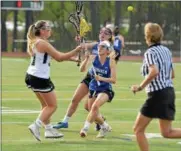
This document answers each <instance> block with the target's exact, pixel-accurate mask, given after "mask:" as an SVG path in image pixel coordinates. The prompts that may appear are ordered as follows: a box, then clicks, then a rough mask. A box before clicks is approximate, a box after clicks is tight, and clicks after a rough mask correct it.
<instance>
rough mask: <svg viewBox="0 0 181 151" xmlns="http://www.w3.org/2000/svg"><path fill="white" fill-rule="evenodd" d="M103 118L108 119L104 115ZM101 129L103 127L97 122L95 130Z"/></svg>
mask: <svg viewBox="0 0 181 151" xmlns="http://www.w3.org/2000/svg"><path fill="white" fill-rule="evenodd" d="M102 118H103V119H104V121H106V118H105V117H104V116H102ZM100 129H101V126H100V124H98V123H96V127H95V130H96V131H100Z"/></svg>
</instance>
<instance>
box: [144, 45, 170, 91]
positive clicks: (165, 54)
mask: <svg viewBox="0 0 181 151" xmlns="http://www.w3.org/2000/svg"><path fill="white" fill-rule="evenodd" d="M150 65H156V66H157V68H158V70H159V74H158V75H157V76H156V77H155V79H153V80H152V81H151V83H149V84H148V85H147V86H146V92H153V91H158V90H161V89H164V88H166V87H173V83H172V78H171V72H172V69H173V64H172V54H171V52H170V50H169V49H168V48H167V47H165V46H163V45H161V44H154V45H152V46H150V47H149V48H148V49H147V51H146V52H145V54H144V60H143V65H142V69H141V71H142V75H143V76H148V74H149V66H150Z"/></svg>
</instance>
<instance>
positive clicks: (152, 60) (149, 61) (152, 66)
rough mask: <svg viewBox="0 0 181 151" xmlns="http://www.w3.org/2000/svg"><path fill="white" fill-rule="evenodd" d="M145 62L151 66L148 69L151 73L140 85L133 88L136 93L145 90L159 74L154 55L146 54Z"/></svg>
mask: <svg viewBox="0 0 181 151" xmlns="http://www.w3.org/2000/svg"><path fill="white" fill-rule="evenodd" d="M145 61H146V64H147V65H148V66H149V68H148V70H149V73H148V75H147V76H146V77H145V79H144V80H143V81H142V82H141V84H140V85H133V86H132V88H131V90H132V91H133V92H134V93H135V92H138V91H141V90H143V89H144V88H145V87H146V86H147V85H148V84H149V83H150V82H151V81H152V80H153V79H154V78H156V76H157V75H158V74H159V70H158V67H157V61H156V56H155V55H154V54H153V53H146V54H145Z"/></svg>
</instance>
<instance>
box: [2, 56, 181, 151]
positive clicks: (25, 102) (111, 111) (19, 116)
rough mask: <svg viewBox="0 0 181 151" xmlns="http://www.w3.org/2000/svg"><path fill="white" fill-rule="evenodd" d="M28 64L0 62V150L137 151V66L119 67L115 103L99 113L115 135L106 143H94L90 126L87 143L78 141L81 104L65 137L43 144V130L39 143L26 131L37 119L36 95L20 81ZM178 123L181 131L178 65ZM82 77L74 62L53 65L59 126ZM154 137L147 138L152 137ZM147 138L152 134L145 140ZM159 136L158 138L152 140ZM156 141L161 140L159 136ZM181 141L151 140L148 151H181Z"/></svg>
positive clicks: (178, 67) (178, 68)
mask: <svg viewBox="0 0 181 151" xmlns="http://www.w3.org/2000/svg"><path fill="white" fill-rule="evenodd" d="M28 64H29V59H13V58H12V59H10V58H2V90H1V91H2V103H1V105H2V124H1V126H2V151H138V150H139V149H138V147H137V144H136V141H135V138H134V137H131V136H129V135H127V134H130V135H133V130H132V126H133V123H134V120H135V118H136V115H137V112H138V111H139V108H140V106H141V105H142V104H143V102H144V99H145V97H146V95H145V93H144V91H143V92H140V93H138V94H136V95H133V94H132V93H131V92H130V90H129V86H130V85H132V84H139V83H140V81H141V80H142V77H141V76H140V66H141V63H140V62H120V63H119V64H118V66H117V83H116V84H115V85H114V90H115V93H116V95H115V98H114V100H113V101H112V103H107V104H105V105H104V106H103V107H102V109H101V112H102V113H103V114H104V115H105V117H106V118H107V121H108V123H109V124H110V125H111V126H112V128H113V130H112V132H110V133H109V134H108V135H107V137H106V138H104V139H97V138H96V135H97V132H96V131H95V130H94V126H95V125H94V124H93V125H92V126H91V129H90V131H89V133H88V136H87V138H80V136H79V131H80V129H81V128H82V126H83V124H84V121H85V118H86V116H87V112H86V111H85V110H84V109H83V102H84V101H82V102H81V103H80V105H79V108H78V110H77V112H76V113H75V114H74V116H73V117H72V118H71V120H70V123H69V129H62V130H61V132H62V133H64V138H62V139H53V140H47V139H45V138H44V131H43V129H42V130H41V139H42V142H41V143H40V142H37V141H36V140H35V139H34V137H33V136H32V135H31V134H30V132H29V130H28V128H27V127H28V125H29V124H30V123H32V122H33V121H34V120H35V118H36V117H37V115H38V111H39V109H40V105H39V102H38V100H37V99H36V97H35V95H34V94H33V93H32V92H31V90H29V89H28V88H26V86H25V83H24V76H25V72H26V69H27V67H28ZM175 72H176V79H175V80H174V83H175V90H176V96H177V99H176V109H177V113H176V119H175V122H174V123H173V126H176V127H181V82H180V81H181V64H179V63H177V64H175ZM83 76H84V73H80V72H79V70H78V67H77V66H76V64H75V63H72V62H62V63H57V62H55V61H52V64H51V78H52V81H53V82H54V84H55V86H56V93H57V98H58V109H57V111H56V113H55V114H54V115H53V117H52V122H53V123H56V122H57V121H60V120H61V119H62V118H63V116H64V114H65V112H66V109H67V107H68V104H69V103H70V100H71V97H72V95H73V93H74V90H75V88H76V86H77V84H78V83H79V82H80V79H81V78H82V77H83ZM147 133H154V135H155V134H158V133H159V127H158V121H157V120H153V121H152V123H151V124H150V126H149V127H148V129H147ZM154 135H153V134H152V135H151V136H154ZM149 136H150V135H149ZM156 136H157V135H156ZM158 136H159V135H158ZM178 142H181V139H179V140H176V139H173V140H171V139H164V138H160V137H154V138H150V139H149V144H150V151H181V144H178Z"/></svg>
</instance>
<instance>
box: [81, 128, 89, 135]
mask: <svg viewBox="0 0 181 151" xmlns="http://www.w3.org/2000/svg"><path fill="white" fill-rule="evenodd" d="M87 131H88V129H85V128H83V129H81V131H80V136H81V137H86V136H87Z"/></svg>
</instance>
